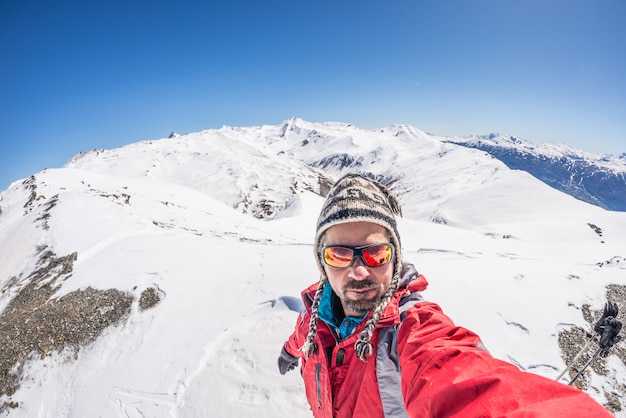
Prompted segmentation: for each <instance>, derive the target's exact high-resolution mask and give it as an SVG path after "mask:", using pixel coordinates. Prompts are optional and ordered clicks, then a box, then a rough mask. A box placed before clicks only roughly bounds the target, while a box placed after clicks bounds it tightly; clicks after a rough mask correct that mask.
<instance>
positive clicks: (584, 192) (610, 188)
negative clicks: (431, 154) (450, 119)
mask: <svg viewBox="0 0 626 418" xmlns="http://www.w3.org/2000/svg"><path fill="white" fill-rule="evenodd" d="M446 141H447V142H450V143H454V144H458V145H462V146H465V147H468V148H475V149H479V150H482V151H485V152H488V153H489V154H490V155H493V156H494V157H496V158H498V159H499V160H500V161H502V162H504V163H505V164H506V165H507V166H508V167H510V168H512V169H517V170H524V171H526V172H528V173H530V174H532V175H533V176H535V177H537V178H538V179H540V180H541V181H543V182H545V183H546V184H548V185H550V186H552V187H554V188H555V189H557V190H560V191H562V192H565V193H568V194H570V195H572V196H574V197H576V198H578V199H580V200H583V201H585V202H589V203H592V204H594V205H598V206H601V207H603V208H605V209H609V210H618V211H622V212H624V211H626V153H623V154H622V155H620V156H614V155H602V154H600V155H598V154H593V153H590V152H586V151H582V150H577V149H574V148H572V147H569V146H567V145H562V144H559V145H555V144H533V143H531V142H529V141H524V140H522V139H519V138H516V137H512V136H506V135H499V134H491V135H483V136H470V137H465V138H446Z"/></svg>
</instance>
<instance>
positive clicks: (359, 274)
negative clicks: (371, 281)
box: [349, 257, 370, 280]
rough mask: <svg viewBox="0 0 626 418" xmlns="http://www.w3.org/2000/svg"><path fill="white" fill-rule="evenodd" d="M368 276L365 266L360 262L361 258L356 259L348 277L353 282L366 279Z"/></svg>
mask: <svg viewBox="0 0 626 418" xmlns="http://www.w3.org/2000/svg"><path fill="white" fill-rule="evenodd" d="M369 275H370V272H369V270H368V269H367V266H366V265H365V264H364V263H363V260H361V257H356V258H355V260H354V262H353V263H352V265H351V266H350V272H349V276H350V278H351V279H354V280H363V279H367V278H368V277H369Z"/></svg>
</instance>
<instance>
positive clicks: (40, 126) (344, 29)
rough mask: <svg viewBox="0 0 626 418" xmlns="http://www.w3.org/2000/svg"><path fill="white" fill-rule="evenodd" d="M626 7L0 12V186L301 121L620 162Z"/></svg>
mask: <svg viewBox="0 0 626 418" xmlns="http://www.w3.org/2000/svg"><path fill="white" fill-rule="evenodd" d="M625 21H626V1H624V0H586V1H581V0H471V1H470V0H467V1H466V0H455V1H452V0H429V1H420V0H387V1H384V0H340V1H338V0H316V1H312V0H311V1H305V0H295V1H294V0H288V1H287V0H286V1H274V0H264V1H259V0H251V1H240V0H222V1H208V0H204V1H200V0H198V1H191V0H177V1H174V0H171V1H160V0H150V1H133V0H124V1H119V0H109V1H95V0H80V1H78V0H77V1H63V0H58V1H52V0H49V1H34V0H19V1H17V0H4V1H1V2H0V135H1V143H0V190H4V189H5V188H6V187H8V185H9V184H10V183H11V182H12V181H14V180H17V179H20V178H23V177H27V176H29V175H31V174H34V173H36V172H38V171H40V170H42V169H44V168H47V167H48V168H51V167H61V166H62V165H63V164H64V163H65V162H66V161H67V160H69V159H70V158H71V157H72V156H73V155H74V154H76V153H78V152H80V151H86V150H90V149H94V148H114V147H118V146H122V145H125V144H128V143H132V142H137V141H141V140H145V139H158V138H162V137H166V136H167V135H168V134H169V133H170V132H171V131H176V132H178V133H181V134H182V133H187V132H196V131H200V130H204V129H212V128H219V127H221V126H222V125H233V126H253V125H261V124H276V123H279V122H281V121H282V120H285V119H287V118H290V117H292V116H299V117H301V118H303V119H306V120H310V121H313V122H322V121H339V122H346V123H353V124H355V125H357V126H360V127H363V128H377V127H384V126H387V125H389V124H392V123H408V124H411V125H414V126H415V127H417V128H419V129H422V130H425V131H427V132H430V133H434V134H439V135H461V136H463V135H470V134H488V133H492V132H499V133H504V134H509V135H515V136H518V137H521V138H523V139H526V140H529V141H533V142H554V143H566V144H569V145H572V146H574V147H577V148H581V149H585V150H588V151H592V152H598V153H612V154H621V153H623V152H626V25H625V24H624V22H625Z"/></svg>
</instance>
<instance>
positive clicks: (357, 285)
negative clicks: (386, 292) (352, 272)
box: [343, 279, 378, 290]
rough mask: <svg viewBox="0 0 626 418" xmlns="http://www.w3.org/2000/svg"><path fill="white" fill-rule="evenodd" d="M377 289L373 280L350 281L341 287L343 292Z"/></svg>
mask: <svg viewBox="0 0 626 418" xmlns="http://www.w3.org/2000/svg"><path fill="white" fill-rule="evenodd" d="M369 288H372V289H377V288H378V284H377V283H376V282H375V281H374V280H369V279H365V280H350V281H349V282H347V283H345V284H344V285H343V290H352V289H354V290H360V289H369Z"/></svg>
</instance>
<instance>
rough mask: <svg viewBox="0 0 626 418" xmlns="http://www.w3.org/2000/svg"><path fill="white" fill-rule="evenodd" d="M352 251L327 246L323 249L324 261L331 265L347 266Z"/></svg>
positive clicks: (350, 261) (350, 260)
mask: <svg viewBox="0 0 626 418" xmlns="http://www.w3.org/2000/svg"><path fill="white" fill-rule="evenodd" d="M353 256H354V251H353V250H352V249H350V248H344V247H329V248H326V249H325V250H324V261H325V262H326V264H328V265H329V266H331V267H348V266H349V265H350V264H351V263H352V257H353Z"/></svg>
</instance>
